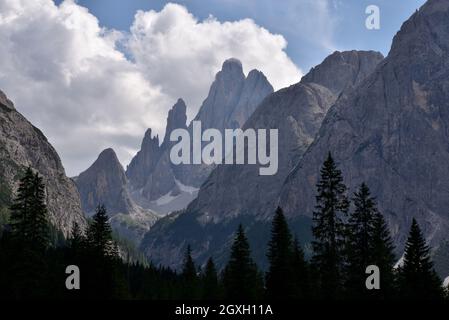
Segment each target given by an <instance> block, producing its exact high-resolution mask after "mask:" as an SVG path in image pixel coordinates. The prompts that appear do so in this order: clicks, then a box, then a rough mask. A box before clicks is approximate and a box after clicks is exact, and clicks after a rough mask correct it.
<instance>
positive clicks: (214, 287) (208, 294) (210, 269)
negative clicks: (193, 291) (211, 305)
mask: <svg viewBox="0 0 449 320" xmlns="http://www.w3.org/2000/svg"><path fill="white" fill-rule="evenodd" d="M202 282H203V299H204V300H217V299H219V298H220V296H221V294H220V291H221V290H220V286H219V282H218V275H217V269H216V268H215V263H214V260H213V259H212V258H209V260H207V263H206V268H205V270H204V274H203V276H202Z"/></svg>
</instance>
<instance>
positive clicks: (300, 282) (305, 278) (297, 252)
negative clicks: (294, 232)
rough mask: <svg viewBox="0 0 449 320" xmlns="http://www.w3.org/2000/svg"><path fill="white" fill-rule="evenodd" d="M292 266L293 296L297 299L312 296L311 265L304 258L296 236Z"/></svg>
mask: <svg viewBox="0 0 449 320" xmlns="http://www.w3.org/2000/svg"><path fill="white" fill-rule="evenodd" d="M292 266H293V283H294V293H293V297H294V298H295V299H306V298H310V296H311V295H310V289H311V288H310V285H311V283H310V278H309V277H310V274H309V266H308V263H307V261H306V260H305V258H304V251H303V250H302V248H301V246H300V244H299V241H298V239H297V238H296V237H295V239H294V240H293V256H292Z"/></svg>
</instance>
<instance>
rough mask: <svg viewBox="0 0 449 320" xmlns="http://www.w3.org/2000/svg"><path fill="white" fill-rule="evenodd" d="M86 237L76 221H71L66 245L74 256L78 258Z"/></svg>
mask: <svg viewBox="0 0 449 320" xmlns="http://www.w3.org/2000/svg"><path fill="white" fill-rule="evenodd" d="M85 242H86V238H85V237H84V234H83V232H82V230H81V228H80V226H79V224H78V223H77V222H73V226H72V232H71V234H70V238H69V241H68V246H69V249H70V251H71V254H72V256H73V257H74V258H76V259H77V258H79V256H80V255H81V254H82V250H83V249H84V247H85Z"/></svg>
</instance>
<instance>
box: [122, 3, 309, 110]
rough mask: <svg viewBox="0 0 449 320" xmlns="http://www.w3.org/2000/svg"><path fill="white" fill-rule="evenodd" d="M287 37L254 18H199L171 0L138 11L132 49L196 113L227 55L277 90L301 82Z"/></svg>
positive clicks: (147, 72)
mask: <svg viewBox="0 0 449 320" xmlns="http://www.w3.org/2000/svg"><path fill="white" fill-rule="evenodd" d="M286 46H287V42H286V40H285V39H284V37H282V36H281V35H275V34H272V33H270V32H269V31H268V30H266V29H264V28H262V27H260V26H258V25H257V24H256V23H255V22H254V21H253V20H251V19H244V20H240V21H235V22H220V21H218V20H217V19H215V18H214V17H212V16H211V17H209V18H208V19H206V20H204V21H198V20H197V19H196V18H195V17H194V16H193V15H192V14H191V13H189V12H188V11H187V9H186V8H185V7H183V6H181V5H177V4H167V5H166V6H165V7H164V9H163V10H162V11H160V12H156V11H148V12H142V11H139V12H137V14H136V16H135V20H134V24H133V25H132V27H131V38H130V41H129V50H130V52H131V54H132V55H133V56H134V58H135V61H136V63H137V65H138V66H139V67H140V68H141V69H142V70H143V71H144V72H145V75H146V77H147V78H148V79H149V80H150V81H151V82H154V83H158V84H160V85H161V87H162V90H163V91H164V92H166V93H167V94H169V95H170V96H180V97H183V98H184V99H185V100H186V102H187V104H188V106H189V110H190V117H192V115H194V113H196V111H197V110H198V107H199V106H200V104H201V102H202V100H203V99H204V98H205V97H206V95H207V90H208V87H209V85H210V83H211V82H212V81H213V79H214V75H215V73H216V72H217V71H218V70H219V69H220V67H221V64H222V63H223V61H224V60H226V59H228V58H230V57H235V58H238V59H239V60H241V61H242V64H243V67H244V69H245V71H246V72H248V71H249V70H251V69H254V68H256V69H259V70H261V71H262V72H264V73H265V75H266V76H267V78H268V80H269V81H270V82H271V83H272V85H273V86H274V88H275V89H280V88H282V87H285V86H287V85H290V84H292V83H295V82H297V81H299V79H300V77H301V75H302V74H301V71H300V70H299V69H298V68H297V67H296V66H295V64H294V63H293V62H292V61H291V60H290V58H289V57H288V56H287V54H286V53H285V51H284V49H285V48H286Z"/></svg>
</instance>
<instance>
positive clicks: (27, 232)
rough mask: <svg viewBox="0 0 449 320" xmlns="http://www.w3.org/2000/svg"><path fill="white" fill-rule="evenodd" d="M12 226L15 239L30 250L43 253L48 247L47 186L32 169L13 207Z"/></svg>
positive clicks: (21, 185)
mask: <svg viewBox="0 0 449 320" xmlns="http://www.w3.org/2000/svg"><path fill="white" fill-rule="evenodd" d="M11 225H12V231H13V237H14V238H15V239H16V240H17V241H19V243H22V245H24V246H26V247H27V248H28V249H35V250H40V251H43V250H45V249H46V248H47V247H48V245H49V224H48V220H47V205H46V203H45V185H44V183H43V179H42V178H41V177H40V176H39V174H38V173H33V171H32V169H31V168H30V167H28V169H27V170H26V172H25V175H24V177H23V178H22V179H21V180H20V183H19V189H18V193H17V197H16V198H15V200H14V203H13V205H12V206H11Z"/></svg>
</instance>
